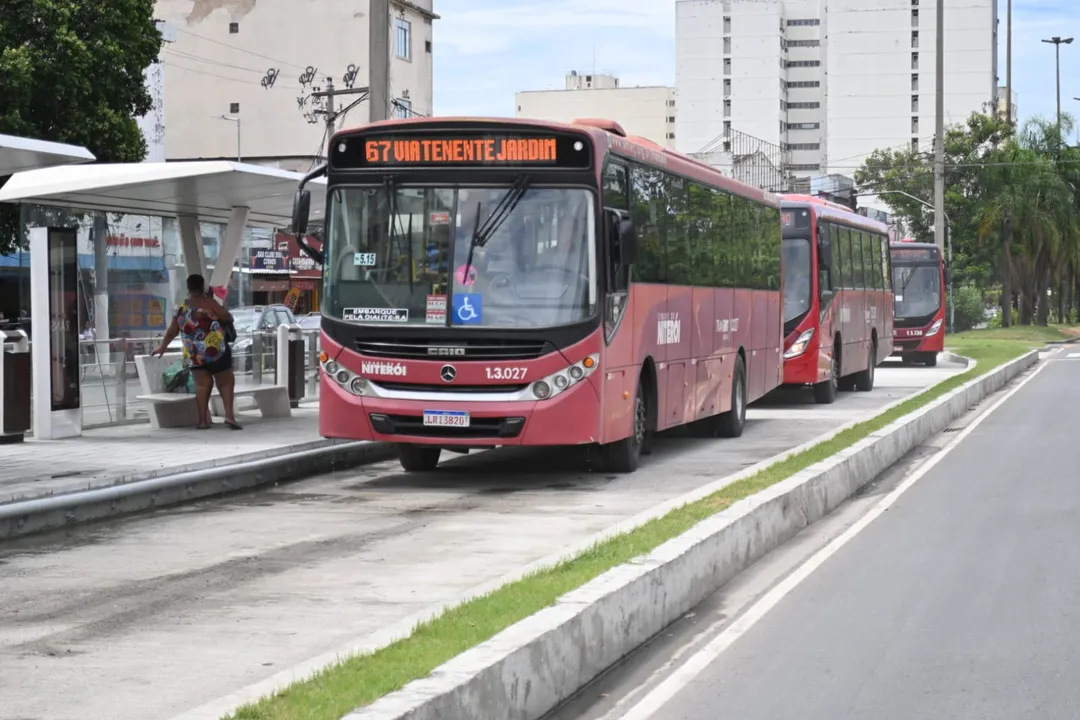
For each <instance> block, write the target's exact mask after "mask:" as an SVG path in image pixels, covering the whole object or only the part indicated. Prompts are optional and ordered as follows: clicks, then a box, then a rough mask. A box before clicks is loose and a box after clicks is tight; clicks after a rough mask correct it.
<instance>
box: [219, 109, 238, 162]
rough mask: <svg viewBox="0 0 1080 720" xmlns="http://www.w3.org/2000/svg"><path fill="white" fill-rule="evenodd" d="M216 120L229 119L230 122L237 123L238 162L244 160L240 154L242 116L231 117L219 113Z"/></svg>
mask: <svg viewBox="0 0 1080 720" xmlns="http://www.w3.org/2000/svg"><path fill="white" fill-rule="evenodd" d="M215 119H216V120H228V121H229V122H234V123H236V162H243V159H242V158H241V156H240V116H239V115H237V116H236V117H231V116H229V115H219V116H218V117H217V118H215Z"/></svg>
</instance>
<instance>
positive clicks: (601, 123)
mask: <svg viewBox="0 0 1080 720" xmlns="http://www.w3.org/2000/svg"><path fill="white" fill-rule="evenodd" d="M453 123H468V124H470V125H484V124H490V125H502V126H504V127H505V126H507V125H520V126H522V127H533V128H550V129H553V130H567V131H572V132H579V133H583V134H585V135H588V136H589V137H590V138H591V139H592V141H593V144H594V145H596V147H597V149H599V150H604V151H605V152H614V153H616V154H618V155H621V156H623V157H625V158H627V159H631V160H634V161H637V162H641V163H644V164H646V165H651V166H653V167H657V168H663V169H665V170H667V171H669V172H673V173H675V174H677V175H682V176H683V177H686V178H689V179H692V180H697V181H698V182H700V183H703V184H706V185H712V186H714V187H717V188H720V189H722V190H724V191H726V192H728V193H731V194H732V195H739V196H741V197H744V198H747V199H750V200H754V201H756V202H760V203H763V204H766V205H770V206H772V207H779V206H780V196H778V195H776V194H774V193H771V192H769V191H768V190H763V189H761V188H758V187H754V186H753V185H747V184H745V183H742V182H739V181H738V180H735V179H733V178H730V177H728V176H727V175H724V174H723V173H722V172H720V171H719V170H717V169H716V168H714V167H712V166H711V165H709V164H707V163H703V162H701V161H700V160H695V159H694V158H692V157H690V156H689V155H685V154H683V153H681V152H678V151H676V150H672V149H670V148H666V147H663V146H662V145H658V144H657V143H655V142H653V141H652V140H648V139H646V138H642V137H635V136H632V135H631V136H627V135H626V131H625V130H623V128H622V126H621V125H620V124H619V123H618V122H616V121H614V120H608V119H605V118H580V119H577V120H574V121H573V122H569V123H564V122H555V121H551V120H532V119H527V118H497V117H464V116H462V117H435V118H430V117H417V118H400V119H399V118H395V119H392V120H380V121H377V122H373V123H370V124H368V125H361V126H358V127H353V128H350V129H347V130H339V131H338V132H337V133H335V134H334V136H333V137H332V138H331V139H330V144H331V146H332V145H333V143H334V141H335V140H336V139H337V138H338V137H339V136H343V135H353V134H355V133H358V132H362V131H364V130H368V129H372V128H385V127H387V126H393V125H412V126H416V125H420V126H422V125H432V124H434V125H443V124H453ZM860 217H861V216H860Z"/></svg>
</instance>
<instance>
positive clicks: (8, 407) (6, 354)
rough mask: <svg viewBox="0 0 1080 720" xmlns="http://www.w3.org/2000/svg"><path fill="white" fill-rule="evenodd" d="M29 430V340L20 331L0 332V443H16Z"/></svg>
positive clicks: (21, 439) (20, 440)
mask: <svg viewBox="0 0 1080 720" xmlns="http://www.w3.org/2000/svg"><path fill="white" fill-rule="evenodd" d="M29 431H30V340H29V338H28V336H27V334H26V333H25V332H23V331H22V330H5V331H0V443H4V444H6V443H19V442H22V441H23V438H24V437H25V435H26V433H27V432H29Z"/></svg>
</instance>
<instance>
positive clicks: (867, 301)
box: [781, 195, 893, 403]
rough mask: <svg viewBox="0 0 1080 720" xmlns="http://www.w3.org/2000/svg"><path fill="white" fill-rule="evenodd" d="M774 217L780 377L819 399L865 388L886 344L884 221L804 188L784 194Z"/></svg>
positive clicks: (889, 298)
mask: <svg viewBox="0 0 1080 720" xmlns="http://www.w3.org/2000/svg"><path fill="white" fill-rule="evenodd" d="M781 221H782V224H783V238H784V263H783V264H784V384H785V385H799V386H805V385H810V386H812V387H813V390H814V399H815V400H816V401H817V402H819V403H831V402H833V401H834V400H836V393H837V391H838V390H862V391H870V390H872V389H873V388H874V372H875V368H876V366H877V365H878V364H880V363H881V362H882V361H883V360H884V359H885V358H887V357H888V356H889V354H890V353H891V352H892V348H893V343H892V336H893V295H892V282H891V280H892V276H891V275H890V273H889V240H888V227H887V226H886V225H884V224H883V223H880V222H877V221H875V220H870V219H868V218H866V217H863V216H862V215H859V214H857V213H854V212H852V211H851V210H849V209H848V208H846V207H844V206H843V205H839V204H836V203H832V202H829V201H826V200H822V199H821V198H816V197H812V196H809V195H785V196H784V197H783V198H782V201H781Z"/></svg>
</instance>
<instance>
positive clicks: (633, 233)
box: [605, 208, 638, 266]
mask: <svg viewBox="0 0 1080 720" xmlns="http://www.w3.org/2000/svg"><path fill="white" fill-rule="evenodd" d="M605 214H606V216H607V223H606V224H607V228H608V239H609V241H610V243H611V247H612V249H613V251H614V252H613V253H612V254H613V257H614V258H615V260H616V261H617V262H618V264H619V265H622V266H628V265H634V264H636V263H637V255H638V243H637V229H636V228H635V227H634V221H633V220H632V219H630V213H628V212H627V211H626V210H615V209H613V208H607V210H606V212H605Z"/></svg>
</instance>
